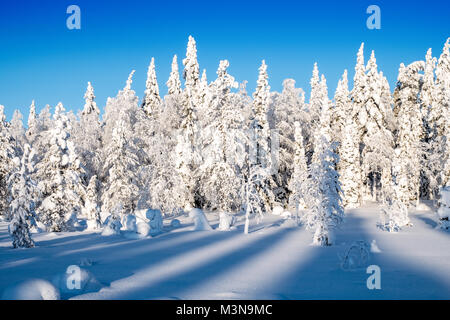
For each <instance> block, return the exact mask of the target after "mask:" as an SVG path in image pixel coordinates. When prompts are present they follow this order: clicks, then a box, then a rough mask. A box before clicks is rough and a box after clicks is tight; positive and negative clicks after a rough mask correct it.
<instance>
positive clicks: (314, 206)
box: [301, 135, 344, 246]
mask: <svg viewBox="0 0 450 320" xmlns="http://www.w3.org/2000/svg"><path fill="white" fill-rule="evenodd" d="M317 142H318V144H317V145H316V146H315V147H316V151H315V153H316V157H315V161H314V162H313V163H311V165H310V168H309V179H308V182H307V183H308V187H307V190H308V192H306V194H305V198H304V199H305V203H306V206H307V208H308V210H307V211H306V212H305V214H304V215H303V216H302V219H301V220H302V221H303V223H304V224H305V225H306V228H307V229H310V230H313V232H314V235H313V244H315V245H320V246H329V245H332V243H333V235H332V231H333V229H334V228H336V227H337V226H338V225H339V224H340V223H341V222H342V220H343V216H344V209H343V207H342V203H341V202H342V200H341V194H342V190H341V186H340V182H339V174H338V173H337V171H336V169H335V168H336V165H337V164H338V162H339V156H338V155H337V154H336V153H335V150H336V146H337V143H336V142H334V143H330V142H329V141H328V139H327V138H326V137H325V136H323V135H322V136H321V138H320V139H318V140H317Z"/></svg>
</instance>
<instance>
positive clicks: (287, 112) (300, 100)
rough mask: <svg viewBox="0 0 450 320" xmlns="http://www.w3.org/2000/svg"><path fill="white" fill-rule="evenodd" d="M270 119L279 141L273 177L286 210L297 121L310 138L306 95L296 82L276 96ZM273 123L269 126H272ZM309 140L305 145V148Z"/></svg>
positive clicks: (286, 82) (285, 84)
mask: <svg viewBox="0 0 450 320" xmlns="http://www.w3.org/2000/svg"><path fill="white" fill-rule="evenodd" d="M269 112H273V114H270V117H269V119H271V120H272V122H273V124H272V125H271V128H272V136H273V137H275V138H277V140H278V154H277V155H276V156H277V163H278V166H277V168H278V171H277V172H276V173H275V174H274V180H275V183H276V188H275V190H274V193H275V199H276V201H277V202H279V203H281V204H282V205H283V206H284V207H286V206H287V205H288V202H289V196H290V192H291V191H290V189H289V188H288V184H289V180H290V177H291V176H292V172H293V170H294V168H293V166H294V153H295V126H294V123H295V122H296V121H298V122H299V124H300V126H301V127H302V131H303V133H304V136H305V137H307V138H309V136H310V127H309V125H310V119H309V113H308V112H307V111H306V105H305V94H304V91H303V90H302V89H300V88H296V87H295V80H293V79H286V80H284V81H283V91H282V92H281V93H274V94H273V96H272V107H271V110H270V111H269ZM269 123H270V122H269ZM308 143H309V140H306V141H305V145H306V144H308Z"/></svg>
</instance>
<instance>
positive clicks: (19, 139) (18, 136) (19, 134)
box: [9, 110, 26, 157]
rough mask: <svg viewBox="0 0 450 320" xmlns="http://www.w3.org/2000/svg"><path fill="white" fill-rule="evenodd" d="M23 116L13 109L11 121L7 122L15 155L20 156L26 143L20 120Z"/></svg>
mask: <svg viewBox="0 0 450 320" xmlns="http://www.w3.org/2000/svg"><path fill="white" fill-rule="evenodd" d="M22 119H23V116H22V114H21V113H20V111H19V110H15V111H14V114H13V117H12V119H11V122H10V124H9V132H10V135H11V138H12V143H13V147H14V151H15V154H16V156H17V157H21V156H22V153H23V150H22V148H23V146H24V145H25V143H26V138H25V128H24V127H23V122H22Z"/></svg>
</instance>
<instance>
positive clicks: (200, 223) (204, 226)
mask: <svg viewBox="0 0 450 320" xmlns="http://www.w3.org/2000/svg"><path fill="white" fill-rule="evenodd" d="M189 217H190V218H191V219H192V220H193V222H194V228H193V229H192V230H193V231H209V230H212V228H211V226H210V225H209V223H208V220H207V219H206V216H205V214H204V213H203V211H202V210H200V209H192V210H191V211H190V212H189Z"/></svg>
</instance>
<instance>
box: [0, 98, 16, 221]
mask: <svg viewBox="0 0 450 320" xmlns="http://www.w3.org/2000/svg"><path fill="white" fill-rule="evenodd" d="M15 156H16V155H15V150H14V145H13V139H12V137H11V134H10V132H9V128H8V123H7V122H6V117H5V114H4V106H2V105H0V216H3V217H4V218H6V219H9V214H8V206H9V198H10V197H9V191H8V176H9V174H10V172H11V170H13V169H14V167H15V165H14V162H13V159H14V157H15Z"/></svg>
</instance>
